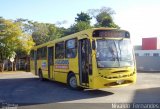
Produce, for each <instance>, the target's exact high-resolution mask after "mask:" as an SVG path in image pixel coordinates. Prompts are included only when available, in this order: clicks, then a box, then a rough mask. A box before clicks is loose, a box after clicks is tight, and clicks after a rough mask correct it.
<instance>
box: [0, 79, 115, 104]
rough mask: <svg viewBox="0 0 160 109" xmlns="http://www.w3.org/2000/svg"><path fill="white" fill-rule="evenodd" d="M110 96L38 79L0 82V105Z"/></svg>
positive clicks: (3, 80)
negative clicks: (72, 88)
mask: <svg viewBox="0 0 160 109" xmlns="http://www.w3.org/2000/svg"><path fill="white" fill-rule="evenodd" d="M112 94H113V93H111V92H107V91H102V90H79V91H76V90H71V89H69V88H67V86H66V85H64V84H61V83H57V82H53V81H40V80H38V78H24V79H22V78H20V79H1V80H0V103H11V104H18V105H19V106H25V105H33V104H46V103H57V102H65V101H72V100H80V99H88V98H95V97H104V96H109V95H112Z"/></svg>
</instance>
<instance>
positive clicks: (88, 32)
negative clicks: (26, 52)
mask: <svg viewBox="0 0 160 109" xmlns="http://www.w3.org/2000/svg"><path fill="white" fill-rule="evenodd" d="M95 30H120V29H117V28H105V27H101V28H91V29H87V30H83V31H80V32H77V33H74V34H70V35H67V36H64V37H61V38H58V39H55V40H52V41H49V42H46V43H44V44H41V45H37V46H34V47H33V48H32V49H38V48H41V47H44V46H49V45H51V44H53V43H55V42H61V41H65V40H68V39H72V38H81V37H84V36H85V37H91V36H92V33H93V31H95ZM121 31H125V30H121Z"/></svg>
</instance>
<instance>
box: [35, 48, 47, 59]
mask: <svg viewBox="0 0 160 109" xmlns="http://www.w3.org/2000/svg"><path fill="white" fill-rule="evenodd" d="M46 56H47V47H42V48H39V49H38V50H37V59H46Z"/></svg>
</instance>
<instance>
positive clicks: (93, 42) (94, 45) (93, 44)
mask: <svg viewBox="0 0 160 109" xmlns="http://www.w3.org/2000/svg"><path fill="white" fill-rule="evenodd" d="M92 49H93V50H95V49H96V44H95V40H93V41H92Z"/></svg>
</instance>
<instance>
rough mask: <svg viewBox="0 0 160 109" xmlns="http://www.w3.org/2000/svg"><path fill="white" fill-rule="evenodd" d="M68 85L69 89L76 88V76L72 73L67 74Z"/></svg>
mask: <svg viewBox="0 0 160 109" xmlns="http://www.w3.org/2000/svg"><path fill="white" fill-rule="evenodd" d="M68 85H69V87H70V88H71V89H77V88H78V85H77V79H76V76H75V75H74V74H70V75H69V76H68Z"/></svg>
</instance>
